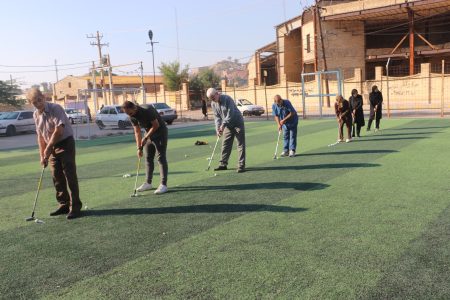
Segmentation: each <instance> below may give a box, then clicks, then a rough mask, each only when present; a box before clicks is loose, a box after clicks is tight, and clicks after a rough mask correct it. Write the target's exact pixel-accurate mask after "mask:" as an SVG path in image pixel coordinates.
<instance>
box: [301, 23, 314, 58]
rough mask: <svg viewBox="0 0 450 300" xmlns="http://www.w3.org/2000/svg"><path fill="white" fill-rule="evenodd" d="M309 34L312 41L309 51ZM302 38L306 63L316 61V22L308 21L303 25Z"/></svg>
mask: <svg viewBox="0 0 450 300" xmlns="http://www.w3.org/2000/svg"><path fill="white" fill-rule="evenodd" d="M308 35H309V41H310V44H309V45H310V47H309V50H310V51H309V52H308V51H307V49H308V48H307V47H308V44H307V40H308ZM302 40H303V47H302V53H303V61H304V62H305V63H307V64H308V63H314V58H315V55H314V54H315V51H316V50H315V49H316V48H315V47H316V45H315V43H314V22H308V23H306V24H303V26H302Z"/></svg>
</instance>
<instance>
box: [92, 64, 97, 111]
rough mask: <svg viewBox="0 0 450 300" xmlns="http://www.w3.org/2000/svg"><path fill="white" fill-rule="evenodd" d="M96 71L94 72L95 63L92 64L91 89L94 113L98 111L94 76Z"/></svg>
mask: <svg viewBox="0 0 450 300" xmlns="http://www.w3.org/2000/svg"><path fill="white" fill-rule="evenodd" d="M95 72H96V70H95V62H92V88H93V89H94V93H93V94H94V95H93V97H92V98H93V99H94V108H95V112H96V113H97V111H98V103H97V78H96V77H97V76H96V74H95Z"/></svg>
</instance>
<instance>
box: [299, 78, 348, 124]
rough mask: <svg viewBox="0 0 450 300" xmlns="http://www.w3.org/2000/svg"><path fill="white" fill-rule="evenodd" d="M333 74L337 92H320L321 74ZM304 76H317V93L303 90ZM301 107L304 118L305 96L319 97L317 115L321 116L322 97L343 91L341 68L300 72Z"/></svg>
mask: <svg viewBox="0 0 450 300" xmlns="http://www.w3.org/2000/svg"><path fill="white" fill-rule="evenodd" d="M327 74H334V75H336V81H337V89H338V92H337V93H322V78H323V75H327ZM305 76H314V77H315V78H317V91H318V93H317V94H308V93H307V92H306V91H305ZM301 78H302V109H303V119H306V98H307V97H318V98H319V117H320V118H322V116H323V114H322V107H323V97H332V96H337V95H342V94H343V91H344V81H343V78H342V72H341V70H329V71H318V72H312V73H302V74H301Z"/></svg>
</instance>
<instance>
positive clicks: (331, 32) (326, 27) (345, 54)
mask: <svg viewBox="0 0 450 300" xmlns="http://www.w3.org/2000/svg"><path fill="white" fill-rule="evenodd" d="M319 34H320V33H319ZM322 34H323V42H324V46H325V47H324V48H325V57H326V60H327V68H328V70H333V69H337V68H341V69H345V68H361V69H362V71H363V72H362V73H363V74H365V65H366V58H365V37H364V23H363V22H362V21H327V22H322ZM317 43H318V51H317V54H318V61H319V66H320V67H319V70H322V69H324V62H323V53H322V46H321V40H320V35H319V38H318V39H317Z"/></svg>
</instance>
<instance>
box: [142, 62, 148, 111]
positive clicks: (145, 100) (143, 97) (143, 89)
mask: <svg viewBox="0 0 450 300" xmlns="http://www.w3.org/2000/svg"><path fill="white" fill-rule="evenodd" d="M141 88H142V102H143V103H144V104H145V103H147V97H146V94H145V86H144V67H143V65H142V61H141Z"/></svg>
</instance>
